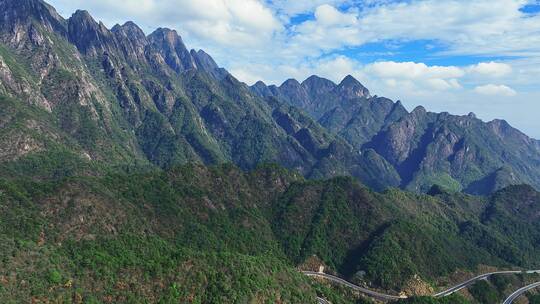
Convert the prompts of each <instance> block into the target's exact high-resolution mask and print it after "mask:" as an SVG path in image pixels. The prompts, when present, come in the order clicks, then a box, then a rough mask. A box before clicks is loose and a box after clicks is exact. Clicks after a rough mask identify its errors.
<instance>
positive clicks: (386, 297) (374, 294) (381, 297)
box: [302, 271, 407, 300]
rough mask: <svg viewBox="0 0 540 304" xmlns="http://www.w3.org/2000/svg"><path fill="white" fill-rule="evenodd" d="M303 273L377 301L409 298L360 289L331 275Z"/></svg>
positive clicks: (311, 272)
mask: <svg viewBox="0 0 540 304" xmlns="http://www.w3.org/2000/svg"><path fill="white" fill-rule="evenodd" d="M302 273H303V274H305V275H307V276H309V277H319V278H324V279H327V280H329V281H332V282H336V283H338V284H341V285H344V286H347V287H349V288H351V289H353V290H356V291H359V292H361V293H363V294H366V295H369V296H371V297H373V298H376V299H379V300H399V299H405V298H407V297H405V296H393V295H387V294H383V293H380V292H377V291H373V290H369V289H367V288H364V287H360V286H357V285H354V284H352V283H349V282H347V281H345V280H343V279H342V278H338V277H335V276H333V275H329V274H325V273H320V272H314V271H302Z"/></svg>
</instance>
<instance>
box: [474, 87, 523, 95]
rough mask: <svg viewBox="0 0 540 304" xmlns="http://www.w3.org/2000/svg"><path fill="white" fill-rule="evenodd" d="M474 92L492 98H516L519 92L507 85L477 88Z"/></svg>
mask: <svg viewBox="0 0 540 304" xmlns="http://www.w3.org/2000/svg"><path fill="white" fill-rule="evenodd" d="M474 91H475V92H476V93H478V94H481V95H491V96H515V95H517V92H516V91H515V90H514V89H512V88H510V87H508V86H506V85H495V84H487V85H482V86H477V87H476V88H475V89H474Z"/></svg>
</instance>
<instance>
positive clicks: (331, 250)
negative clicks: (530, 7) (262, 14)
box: [0, 0, 540, 304]
mask: <svg viewBox="0 0 540 304" xmlns="http://www.w3.org/2000/svg"><path fill="white" fill-rule="evenodd" d="M0 12H2V13H1V14H0V143H1V144H0V302H3V303H17V302H25V303H28V302H29V303H51V302H54V303H64V302H65V303H315V301H316V300H317V297H321V296H323V297H324V298H326V299H328V300H330V301H331V302H332V303H336V304H337V303H343V304H352V303H356V304H358V303H372V301H371V300H369V299H365V298H363V297H359V296H358V295H357V294H355V293H352V292H349V291H347V290H343V289H339V288H333V287H332V286H330V285H328V284H324V283H322V282H318V281H313V280H311V279H310V278H307V277H305V276H304V275H302V274H301V273H300V272H299V271H298V270H300V269H309V270H318V269H319V267H324V268H325V269H326V271H328V272H330V273H333V274H335V275H338V276H341V277H343V278H346V279H348V280H351V281H353V282H355V283H356V284H360V285H362V286H366V287H369V288H372V289H378V290H384V291H386V292H388V293H398V292H403V293H404V294H406V295H411V296H415V295H420V296H421V295H429V294H432V292H431V291H433V290H434V289H440V288H442V287H444V286H448V285H450V284H451V283H456V277H458V278H463V276H467V275H473V274H474V273H477V272H479V271H482V270H486V269H487V270H493V269H509V268H519V269H532V268H534V267H536V268H538V267H539V265H540V264H539V260H538V256H539V255H540V252H539V246H538V244H540V226H539V221H538V219H539V216H540V193H539V192H538V191H537V190H536V189H538V188H540V142H539V141H537V140H535V139H532V138H529V137H528V136H526V135H525V134H523V133H521V132H520V131H518V130H516V129H514V128H513V127H511V126H510V125H509V124H508V123H507V122H505V121H503V120H493V121H490V122H484V121H482V120H480V119H478V118H476V117H475V115H474V114H472V113H471V114H469V115H466V116H457V115H451V114H449V113H432V112H428V111H427V110H426V109H424V108H423V107H417V108H415V109H414V110H413V111H408V110H407V109H406V108H405V107H404V106H403V105H402V103H401V102H400V101H397V102H394V101H392V100H390V99H388V98H384V97H379V96H375V95H373V94H372V93H371V92H370V91H369V90H368V88H366V87H364V86H363V85H362V84H361V83H360V82H359V81H358V80H356V79H355V78H354V77H352V76H346V77H345V78H344V79H343V80H342V81H341V82H340V83H339V84H336V83H334V82H332V81H330V80H328V79H324V78H321V77H318V76H311V77H309V78H308V79H306V80H304V81H303V82H301V83H300V82H299V81H297V80H294V79H290V80H287V81H285V82H284V83H283V84H282V85H280V86H279V87H278V86H275V85H269V86H268V85H266V84H264V83H263V82H257V83H255V84H254V85H252V86H249V85H247V84H245V83H243V82H241V81H239V80H237V79H236V78H235V77H234V76H233V75H231V74H230V73H229V72H228V71H227V70H226V69H224V68H221V67H220V66H219V65H218V64H217V63H216V62H215V61H214V60H213V59H212V57H211V56H210V55H208V54H207V53H206V52H204V51H203V50H198V51H196V50H189V49H188V48H187V47H186V45H185V44H184V42H183V40H182V38H181V37H180V35H179V34H178V33H177V32H176V31H174V30H171V29H166V28H159V29H157V30H155V31H154V32H153V33H151V34H149V35H147V34H145V33H144V32H143V31H142V30H141V29H140V28H139V27H138V26H137V25H136V24H135V23H133V22H126V23H125V24H123V25H115V26H114V27H112V28H110V29H109V28H107V27H106V26H105V25H104V24H103V23H101V22H98V21H96V20H94V18H93V17H92V16H91V15H90V14H89V13H88V12H86V11H83V10H79V11H77V12H75V13H74V14H73V15H72V16H71V17H70V18H68V19H65V18H64V17H62V16H60V15H59V14H58V13H57V12H56V10H55V9H54V8H53V7H52V6H50V5H48V4H47V3H45V2H44V1H42V0H0ZM535 278H536V277H535ZM530 279H531V278H530V277H527V276H525V275H519V276H513V277H511V278H509V279H499V278H495V279H493V280H491V279H490V281H482V282H480V283H478V284H480V285H475V286H476V287H474V286H473V287H471V288H469V289H468V290H469V291H467V292H464V293H462V294H461V295H456V296H452V297H449V298H445V299H442V300H440V301H441V302H433V301H438V300H434V299H423V298H420V299H418V302H416V301H417V299H414V298H413V299H411V301H405V302H404V303H456V304H457V303H493V301H494V299H496V301H499V300H500V298H502V297H503V296H504V295H505V294H507V293H508V292H511V291H512V289H513V288H516V287H519V286H520V285H521V286H523V285H524V284H525V283H528V280H530ZM529 298H530V299H531V303H533V302H532V301H533V299H534V296H532V295H531V296H530V297H529ZM486 299H487V300H486ZM426 301H427V302H426Z"/></svg>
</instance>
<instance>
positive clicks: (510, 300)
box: [503, 282, 540, 304]
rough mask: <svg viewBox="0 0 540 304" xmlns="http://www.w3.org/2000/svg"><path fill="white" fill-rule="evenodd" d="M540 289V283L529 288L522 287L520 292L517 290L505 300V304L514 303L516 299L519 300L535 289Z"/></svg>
mask: <svg viewBox="0 0 540 304" xmlns="http://www.w3.org/2000/svg"><path fill="white" fill-rule="evenodd" d="M538 287H540V282H536V283H534V284H531V285H529V286H525V287H522V288H520V289H518V290H516V291H515V292H514V293H513V294H511V295H510V296H509V297H508V299H506V300H504V302H503V304H511V303H513V302H514V300H515V299H517V298H519V297H520V296H521V295H523V294H524V293H526V292H527V291H529V290H531V289H535V288H538Z"/></svg>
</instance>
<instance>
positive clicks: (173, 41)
mask: <svg viewBox="0 0 540 304" xmlns="http://www.w3.org/2000/svg"><path fill="white" fill-rule="evenodd" d="M148 39H149V40H150V42H151V43H152V44H153V45H154V46H155V47H156V48H157V50H158V51H159V52H160V53H161V54H162V56H163V58H164V59H165V62H166V63H167V65H168V66H169V67H171V68H172V69H173V70H174V71H176V72H177V73H182V72H184V71H188V70H193V69H196V68H197V64H196V63H195V59H194V58H193V57H192V56H191V53H190V52H189V51H188V50H187V48H186V46H185V45H184V42H183V41H182V38H181V37H180V36H179V35H178V33H177V32H176V31H175V30H171V29H168V28H159V29H157V30H155V31H154V32H153V33H152V34H150V36H148Z"/></svg>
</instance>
